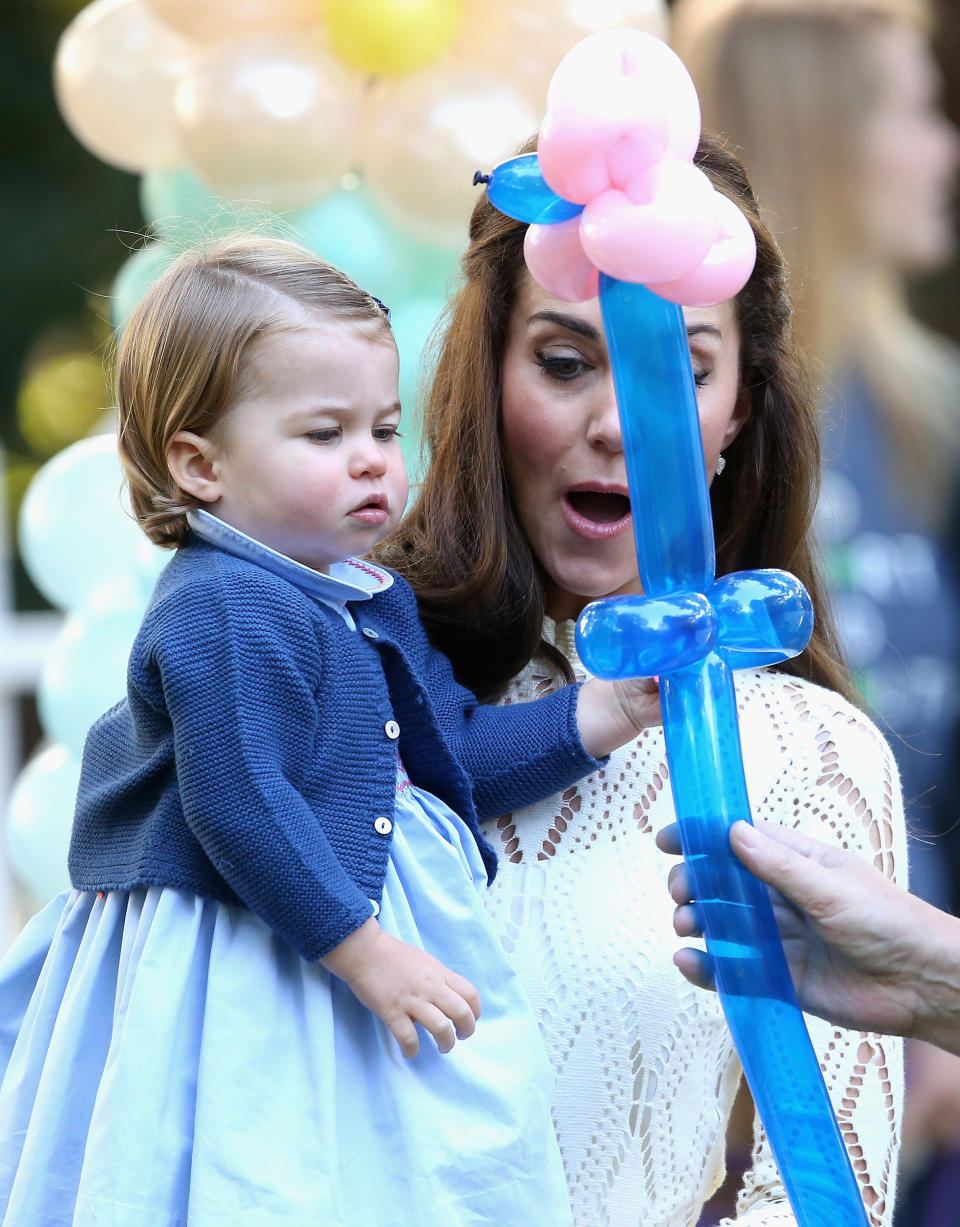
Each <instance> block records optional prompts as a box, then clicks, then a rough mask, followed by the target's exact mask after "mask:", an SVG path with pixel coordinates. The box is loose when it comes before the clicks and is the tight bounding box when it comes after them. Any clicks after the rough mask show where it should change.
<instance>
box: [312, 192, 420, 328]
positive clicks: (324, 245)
mask: <svg viewBox="0 0 960 1227" xmlns="http://www.w3.org/2000/svg"><path fill="white" fill-rule="evenodd" d="M291 220H292V223H293V226H294V228H295V229H296V231H297V233H298V235H299V237H300V241H301V242H302V243H303V244H304V246H306V247H309V248H310V250H311V251H314V252H316V253H317V255H319V256H321V257H322V258H323V259H324V260H328V261H329V262H330V263H331V264H335V265H336V266H337V268H342V269H343V271H344V272H345V273H347V274H349V276H351V277H352V278H353V279H354V281H356V282H357V284H358V285H361V286H363V288H364V289H365V290H369V291H370V293H371V294H375V295H376V296H377V298H380V299H382V300H383V302H385V303H386V304H387V306H389V307H391V308H393V307H394V306H395V305H396V304H397V302H398V301H399V300H400V299H402V298H405V297H407V296H408V295H409V294H410V290H411V286H412V285H413V282H414V279H415V275H416V259H415V252H414V246H415V245H414V244H413V243H412V242H411V240H409V239H406V238H404V236H403V235H402V234H401V233H400V232H399V231H398V230H396V229H395V228H394V227H393V226H392V225H391V223H390V222H389V221H387V219H386V218H385V217H384V216H383V214H382V213H381V212H380V210H379V209H378V208H377V206H376V205H375V204H374V203H373V201H372V200H371V199H370V197H369V196H368V195H367V193H366V192H365V191H364V190H363V188H357V189H356V190H355V191H347V190H344V189H341V190H340V191H337V192H334V193H333V194H332V195H331V196H327V197H325V198H324V199H323V200H321V201H319V202H318V203H317V204H315V205H313V206H311V208H309V209H306V210H304V211H303V212H302V213H298V214H296V215H295V216H294V217H293V218H292V219H291Z"/></svg>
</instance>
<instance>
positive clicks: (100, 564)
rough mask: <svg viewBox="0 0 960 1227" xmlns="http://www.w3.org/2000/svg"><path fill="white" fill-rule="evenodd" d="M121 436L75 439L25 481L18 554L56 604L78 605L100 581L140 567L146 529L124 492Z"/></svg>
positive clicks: (112, 579)
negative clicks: (118, 449) (119, 454)
mask: <svg viewBox="0 0 960 1227" xmlns="http://www.w3.org/2000/svg"><path fill="white" fill-rule="evenodd" d="M122 485H123V473H122V470H121V468H120V461H119V459H118V457H117V440H116V436H115V435H113V434H110V435H93V436H92V437H90V438H88V439H81V440H79V442H77V443H71V445H70V446H69V447H67V448H64V450H63V451H62V452H58V453H57V455H56V456H54V458H53V459H52V460H50V461H48V462H47V463H46V464H45V465H44V466H43V468H42V469H40V471H39V472H38V473H37V475H36V477H34V479H33V481H32V482H31V483H30V485H29V486H28V487H27V493H26V495H25V496H24V499H23V503H22V504H21V508H20V519H19V523H18V537H19V545H20V556H21V558H22V559H23V564H24V566H25V567H26V569H27V571H28V573H29V575H30V578H31V579H32V580H33V582H34V584H35V585H36V586H37V588H38V589H39V590H40V591H41V592H42V593H43V595H44V596H45V597H46V598H47V600H48V601H49V602H50V603H51V605H56V606H58V607H59V608H61V609H74V608H76V607H77V606H79V605H82V604H83V603H84V602H85V601H87V600H88V599H89V598H90V597H91V596H92V595H93V593H94V592H96V591H97V589H98V588H101V587H103V586H104V585H105V584H109V583H114V582H116V581H124V580H130V579H131V578H135V577H137V576H139V575H140V573H141V563H140V551H141V549H142V547H141V541H142V540H143V534H142V532H141V531H140V529H139V528H138V526H137V523H136V521H135V520H134V519H133V517H132V515H131V513H130V511H129V509H128V505H127V503H126V500H125V496H124V495H123V493H122Z"/></svg>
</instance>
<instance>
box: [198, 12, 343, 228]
mask: <svg viewBox="0 0 960 1227" xmlns="http://www.w3.org/2000/svg"><path fill="white" fill-rule="evenodd" d="M360 88H361V86H360V82H359V80H358V79H357V78H355V77H350V76H348V75H347V73H346V72H345V70H344V69H343V68H341V67H340V65H339V64H338V63H337V62H336V60H335V59H334V57H333V56H332V55H330V54H329V53H328V52H327V51H326V50H325V49H324V47H323V45H322V43H321V42H320V41H319V40H317V39H312V38H311V39H303V38H300V37H296V36H294V35H276V36H273V37H271V38H251V39H244V40H240V41H238V42H232V43H224V44H222V45H221V46H218V47H214V48H211V49H210V51H209V52H208V53H207V55H205V56H204V57H203V58H202V59H201V60H200V61H198V63H197V65H196V67H195V69H194V71H193V72H191V73H188V74H187V75H186V76H185V77H184V78H183V79H182V80H181V81H180V83H179V85H178V86H177V90H176V94H175V98H174V111H175V115H176V124H177V130H178V132H179V136H180V142H181V145H182V147H183V151H184V154H185V155H186V158H187V161H188V162H189V165H190V167H191V169H192V170H193V171H194V173H195V174H196V175H197V176H198V177H199V178H200V179H201V180H202V181H203V182H204V183H205V184H206V185H207V187H209V188H210V189H211V190H212V191H214V192H217V193H219V194H220V195H221V196H229V197H232V198H233V199H235V200H237V199H243V200H255V201H258V202H264V203H266V204H269V205H271V206H273V207H274V208H279V209H294V208H298V207H300V206H302V205H306V204H310V203H312V202H313V201H314V200H316V199H317V198H318V197H319V196H323V195H325V194H326V193H327V192H330V191H332V190H333V189H334V188H335V187H336V186H337V184H338V182H339V180H340V178H341V176H342V175H343V174H344V172H345V171H347V170H349V169H350V167H351V166H352V165H353V163H354V159H355V153H356V137H357V128H358V123H359V119H358V116H359V109H360Z"/></svg>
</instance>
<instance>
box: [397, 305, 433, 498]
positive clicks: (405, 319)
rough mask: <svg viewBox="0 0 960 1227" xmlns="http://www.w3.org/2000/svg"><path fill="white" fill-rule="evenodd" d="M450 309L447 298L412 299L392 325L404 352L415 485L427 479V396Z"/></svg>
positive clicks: (406, 432)
mask: <svg viewBox="0 0 960 1227" xmlns="http://www.w3.org/2000/svg"><path fill="white" fill-rule="evenodd" d="M445 307H446V301H445V299H443V298H428V297H418V298H408V299H407V300H406V302H402V303H400V305H399V306H398V307H397V308H396V309H395V310H394V311H393V313H392V315H391V318H390V323H391V325H392V326H393V335H394V336H395V337H396V340H397V349H398V350H399V352H400V403H401V404H402V405H403V421H402V424H401V427H400V430H401V433H402V435H403V436H404V437H403V440H402V443H403V452H404V457H405V458H406V461H407V468H408V470H409V472H410V481H411V484H415V483H416V482H417V481H419V480H420V478H421V477H422V475H423V471H422V465H421V457H420V440H421V438H422V430H421V418H422V414H421V406H422V399H423V392H424V390H425V388H426V385H427V383H428V381H429V378H430V375H431V373H432V368H433V360H434V354H435V350H436V342H437V341H438V340H439V327H440V320H441V317H442V315H443V312H444V309H445Z"/></svg>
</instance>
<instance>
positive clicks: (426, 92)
mask: <svg viewBox="0 0 960 1227" xmlns="http://www.w3.org/2000/svg"><path fill="white" fill-rule="evenodd" d="M536 126H537V113H536V110H535V108H534V106H533V104H532V103H531V101H530V99H529V98H528V97H527V96H526V95H525V94H523V93H522V92H520V91H518V90H517V89H516V88H515V87H514V86H513V85H511V83H510V82H509V81H507V80H504V79H502V78H501V77H499V76H497V75H496V73H491V72H489V71H486V70H479V69H474V70H472V71H465V70H464V68H463V66H462V65H460V64H457V63H454V62H452V61H450V60H443V61H441V62H440V63H439V64H437V65H436V67H434V68H430V69H428V70H427V71H425V72H418V73H411V75H410V76H409V77H407V78H401V79H400V80H398V81H396V82H387V81H382V82H380V83H378V85H377V87H376V90H375V91H374V92H373V93H372V94H371V97H370V99H369V105H368V108H367V111H366V121H365V127H364V133H363V139H362V147H361V148H362V152H361V157H362V163H363V172H364V178H365V181H366V183H367V186H368V188H369V190H370V193H371V195H373V196H375V197H376V199H377V202H378V203H379V204H380V205H381V206H382V207H383V209H384V211H385V212H386V213H388V214H389V215H390V216H391V217H393V218H394V220H395V221H396V222H397V223H398V224H399V225H400V226H402V227H403V229H404V230H406V231H407V232H408V233H410V234H413V235H416V236H418V237H420V238H423V239H425V240H427V241H429V242H434V243H445V244H447V245H449V246H464V245H465V243H466V232H467V222H468V220H469V217H470V211H471V209H472V208H473V206H474V203H475V202H476V200H477V199H478V193H479V191H480V190H481V189H478V188H476V187H474V186H473V175H474V172H475V171H477V170H483V171H490V170H492V169H493V167H494V166H496V164H497V163H498V162H502V161H503V160H504V158H507V157H509V156H510V155H511V154H513V153H515V152H516V150H517V147H518V146H519V145H520V144H521V143H522V142H523V141H525V140H526V139H527V138H528V137H529V136H530V135H531V134H532V133H533V132H534V131H535V129H536Z"/></svg>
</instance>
